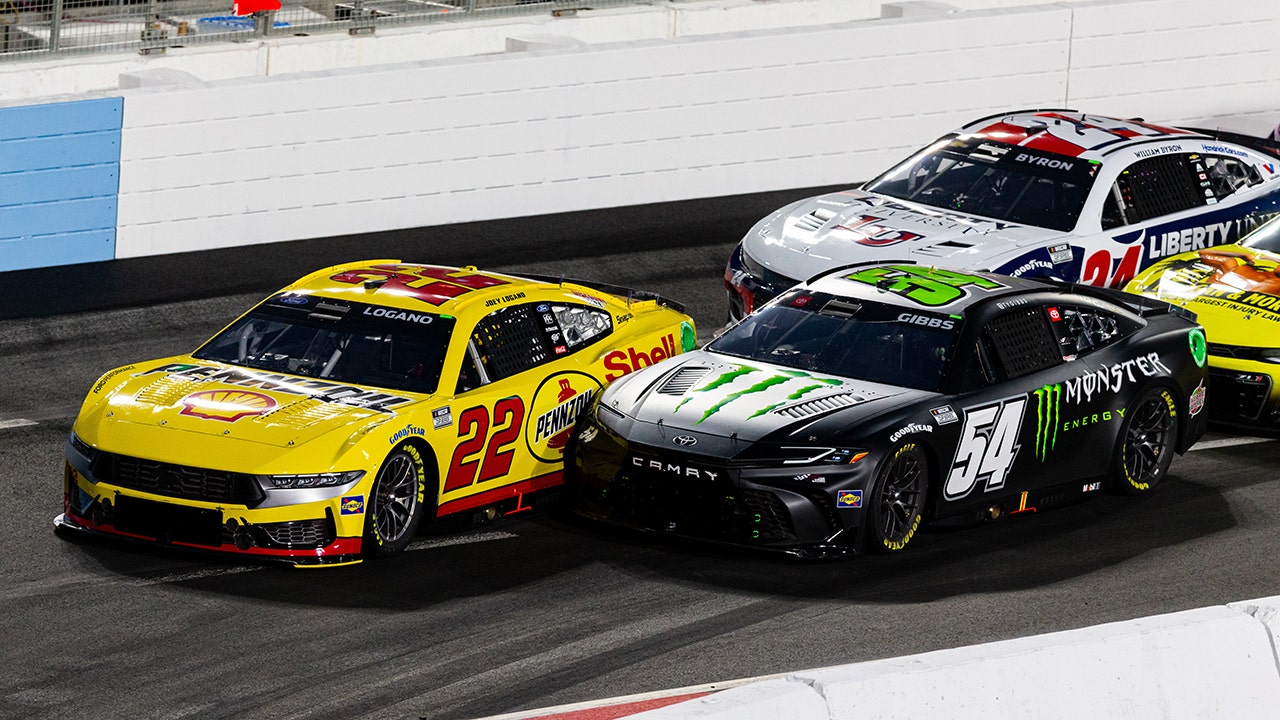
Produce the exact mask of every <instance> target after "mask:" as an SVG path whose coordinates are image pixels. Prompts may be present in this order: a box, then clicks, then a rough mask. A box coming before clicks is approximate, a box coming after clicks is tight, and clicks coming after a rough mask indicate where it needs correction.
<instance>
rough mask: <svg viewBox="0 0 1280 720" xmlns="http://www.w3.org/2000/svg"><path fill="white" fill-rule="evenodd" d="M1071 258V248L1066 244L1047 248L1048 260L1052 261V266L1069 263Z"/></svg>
mask: <svg viewBox="0 0 1280 720" xmlns="http://www.w3.org/2000/svg"><path fill="white" fill-rule="evenodd" d="M1073 257H1074V255H1073V253H1072V252H1071V246H1070V245H1068V244H1067V243H1062V244H1061V245H1050V246H1049V259H1050V260H1052V261H1053V264H1054V265H1061V264H1062V263H1069V262H1071V260H1072V258H1073Z"/></svg>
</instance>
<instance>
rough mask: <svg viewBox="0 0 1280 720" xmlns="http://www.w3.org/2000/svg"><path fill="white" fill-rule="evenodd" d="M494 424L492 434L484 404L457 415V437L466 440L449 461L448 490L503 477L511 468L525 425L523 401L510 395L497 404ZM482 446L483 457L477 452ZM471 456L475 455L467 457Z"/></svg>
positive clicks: (446, 484) (459, 445)
mask: <svg viewBox="0 0 1280 720" xmlns="http://www.w3.org/2000/svg"><path fill="white" fill-rule="evenodd" d="M492 427H493V428H494V432H493V435H490V434H489V430H490V422H489V408H487V407H485V406H484V405H477V406H475V407H469V408H467V409H466V410H463V411H462V414H461V415H460V416H458V438H459V439H460V440H461V439H462V438H464V437H465V438H466V439H465V440H461V442H459V443H458V446H457V447H456V448H455V449H454V451H453V459H452V460H450V461H449V474H448V475H447V476H446V477H445V482H444V491H445V492H449V491H450V490H458V489H460V488H464V487H467V486H469V485H472V484H474V483H482V482H485V481H487V480H493V479H494V478H500V477H502V476H503V475H506V474H507V473H508V472H510V471H511V458H512V456H513V455H514V454H515V450H514V449H513V447H512V446H513V445H514V444H515V442H516V440H517V439H518V438H519V437H520V430H521V428H523V427H524V401H523V400H521V399H520V398H518V397H508V398H502V399H501V400H499V401H498V402H497V403H495V404H494V406H493V423H492ZM486 443H487V447H486ZM482 448H484V454H483V456H481V455H478V454H477V453H479V452H480V450H481V449H482ZM471 455H475V457H473V458H471V459H470V460H468V459H467V457H468V456H471ZM477 466H479V473H477V472H476V468H477Z"/></svg>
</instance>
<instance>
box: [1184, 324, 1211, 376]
mask: <svg viewBox="0 0 1280 720" xmlns="http://www.w3.org/2000/svg"><path fill="white" fill-rule="evenodd" d="M1187 340H1188V342H1190V344H1191V359H1193V360H1195V361H1196V367H1204V363H1205V360H1207V359H1208V357H1209V345H1208V343H1206V342H1205V340H1204V329H1203V328H1198V327H1197V328H1191V330H1190V331H1188V332H1187Z"/></svg>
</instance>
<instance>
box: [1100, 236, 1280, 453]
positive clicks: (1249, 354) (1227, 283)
mask: <svg viewBox="0 0 1280 720" xmlns="http://www.w3.org/2000/svg"><path fill="white" fill-rule="evenodd" d="M1278 265H1280V220H1272V221H1271V222H1269V223H1267V224H1266V225H1264V226H1262V227H1261V228H1259V229H1258V230H1256V231H1255V232H1254V233H1253V234H1251V235H1249V236H1248V237H1246V238H1245V239H1244V240H1242V241H1241V242H1240V243H1238V244H1235V245H1224V246H1221V247H1215V248H1212V249H1206V250H1196V251H1192V252H1189V253H1182V254H1179V255H1174V256H1172V257H1169V258H1166V259H1164V260H1161V261H1160V262H1158V263H1156V264H1155V265H1153V266H1152V267H1150V268H1149V269H1148V270H1147V271H1146V272H1144V273H1142V274H1140V275H1139V276H1138V277H1137V278H1135V279H1134V280H1133V282H1131V283H1129V285H1127V286H1126V288H1125V289H1126V290H1129V291H1130V292H1137V293H1142V294H1143V295H1149V296H1151V297H1156V298H1160V299H1161V300H1166V301H1168V302H1171V303H1174V304H1177V305H1181V306H1183V307H1186V308H1188V309H1190V310H1194V311H1195V312H1196V315H1197V316H1198V317H1199V319H1200V321H1201V322H1202V323H1203V324H1204V327H1205V334H1206V336H1207V338H1208V341H1209V347H1208V354H1209V383H1210V387H1211V388H1212V396H1213V402H1211V403H1210V404H1209V409H1208V413H1209V420H1210V421H1211V422H1213V423H1215V424H1221V425H1226V426H1234V427H1236V428H1241V429H1245V430H1248V431H1250V432H1258V431H1272V432H1274V431H1277V430H1280V387H1277V384H1276V380H1277V378H1280V268H1278Z"/></svg>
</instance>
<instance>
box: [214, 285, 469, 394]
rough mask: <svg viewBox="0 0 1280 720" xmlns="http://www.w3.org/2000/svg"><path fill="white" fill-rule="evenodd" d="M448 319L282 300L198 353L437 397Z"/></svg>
mask: <svg viewBox="0 0 1280 720" xmlns="http://www.w3.org/2000/svg"><path fill="white" fill-rule="evenodd" d="M453 326H454V319H453V318H452V317H450V316H448V315H436V314H432V313H422V312H409V311H406V310H400V309H397V308H390V307H383V306H379V305H366V304H364V303H347V302H340V301H336V300H328V299H325V298H317V297H315V296H311V295H292V294H285V295H278V296H276V297H273V298H271V299H269V300H267V301H266V302H264V303H262V304H261V305H259V306H258V307H256V308H254V310H253V311H252V312H250V313H249V314H248V315H246V316H244V317H242V318H240V319H239V320H237V321H236V322H235V323H233V324H232V325H231V327H229V328H227V329H226V330H223V331H222V332H221V333H219V334H218V335H217V336H216V337H214V338H213V339H212V340H210V341H209V342H207V343H205V345H204V346H203V347H201V348H200V349H199V350H197V351H196V352H195V357H197V358H200V359H201V360H212V361H215V362H222V363H227V364H229V365H237V366H240V367H246V368H253V369H256V370H270V371H273V372H280V373H288V374H290V375H303V376H306V377H314V378H324V379H326V380H333V381H338V382H344V383H351V384H355V385H370V386H373V387H380V388H387V389H392V390H407V391H410V392H416V393H433V392H435V390H436V386H437V385H438V384H439V382H440V371H441V367H442V366H443V365H444V355H445V350H446V349H447V348H448V346H449V337H450V335H451V334H452V332H453Z"/></svg>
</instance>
